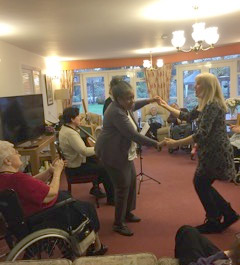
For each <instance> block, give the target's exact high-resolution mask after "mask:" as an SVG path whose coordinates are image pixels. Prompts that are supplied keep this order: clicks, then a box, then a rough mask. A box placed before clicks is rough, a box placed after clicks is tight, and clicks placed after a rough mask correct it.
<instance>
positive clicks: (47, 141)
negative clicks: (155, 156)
mask: <svg viewBox="0 0 240 265" xmlns="http://www.w3.org/2000/svg"><path fill="white" fill-rule="evenodd" d="M54 141H55V135H43V136H41V138H40V139H39V138H38V139H36V140H33V141H27V142H26V145H25V143H23V144H21V145H19V146H17V147H16V149H17V150H18V152H19V154H21V155H23V156H30V164H31V171H32V175H33V176H34V175H36V174H38V173H39V168H40V158H39V157H40V152H41V151H42V150H43V149H44V148H45V147H46V146H48V145H49V146H50V153H51V159H52V161H53V160H54V159H55V157H56V149H55V146H54ZM29 142H30V145H29Z"/></svg>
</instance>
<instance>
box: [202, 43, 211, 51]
mask: <svg viewBox="0 0 240 265" xmlns="http://www.w3.org/2000/svg"><path fill="white" fill-rule="evenodd" d="M213 48H214V45H213V44H211V45H210V46H209V47H206V48H203V47H202V48H201V50H202V51H207V50H210V49H213Z"/></svg>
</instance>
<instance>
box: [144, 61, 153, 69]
mask: <svg viewBox="0 0 240 265" xmlns="http://www.w3.org/2000/svg"><path fill="white" fill-rule="evenodd" d="M143 67H144V68H151V67H152V64H151V62H150V61H149V60H143Z"/></svg>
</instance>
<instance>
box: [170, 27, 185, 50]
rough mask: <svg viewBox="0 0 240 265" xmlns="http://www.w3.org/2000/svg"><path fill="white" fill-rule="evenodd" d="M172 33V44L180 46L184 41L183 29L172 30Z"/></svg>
mask: <svg viewBox="0 0 240 265" xmlns="http://www.w3.org/2000/svg"><path fill="white" fill-rule="evenodd" d="M172 34H173V38H172V45H173V46H174V47H176V48H177V47H182V46H183V45H184V43H185V41H186V39H185V37H184V31H183V30H178V31H174V32H173V33H172Z"/></svg>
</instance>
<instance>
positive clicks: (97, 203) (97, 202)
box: [96, 197, 99, 208]
mask: <svg viewBox="0 0 240 265" xmlns="http://www.w3.org/2000/svg"><path fill="white" fill-rule="evenodd" d="M96 205H97V208H99V201H98V198H97V197H96Z"/></svg>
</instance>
